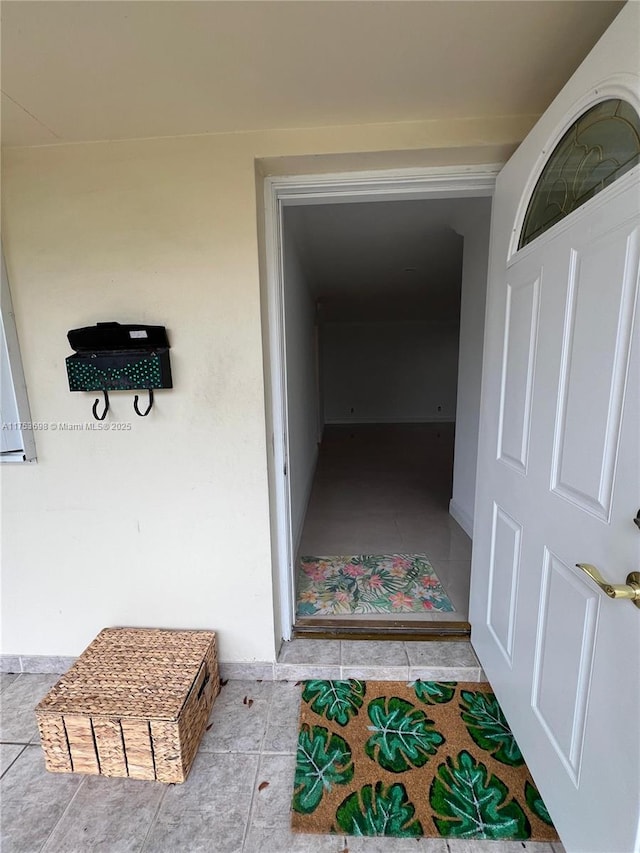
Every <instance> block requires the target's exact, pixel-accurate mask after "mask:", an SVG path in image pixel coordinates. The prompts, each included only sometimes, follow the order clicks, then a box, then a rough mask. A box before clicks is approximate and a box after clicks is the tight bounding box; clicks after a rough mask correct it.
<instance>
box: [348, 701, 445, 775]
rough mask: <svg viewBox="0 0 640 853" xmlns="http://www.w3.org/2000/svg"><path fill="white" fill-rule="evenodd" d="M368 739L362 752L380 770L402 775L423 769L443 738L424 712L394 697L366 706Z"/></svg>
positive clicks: (442, 741)
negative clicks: (368, 721)
mask: <svg viewBox="0 0 640 853" xmlns="http://www.w3.org/2000/svg"><path fill="white" fill-rule="evenodd" d="M368 713H369V719H370V720H371V723H372V725H370V726H368V729H369V731H370V732H372V735H371V737H370V738H369V740H368V741H367V742H366V744H365V746H364V750H365V752H366V754H367V755H368V756H369V758H371V759H372V760H373V761H377V762H378V764H379V765H380V767H382V768H384V769H385V770H390V771H391V772H392V773H402V772H404V771H405V770H408V769H409V768H410V767H422V766H423V765H424V764H426V763H427V761H428V760H429V756H430V755H434V754H435V752H436V750H437V748H438V747H439V746H440V744H441V743H444V737H443V736H442V735H441V734H440V732H438V731H436V730H435V729H434V728H433V720H429V719H428V718H427V715H426V714H425V713H424V711H421V710H420V709H419V708H415V707H414V706H413V705H411V703H410V702H405V700H404V699H400V698H398V697H397V696H392V697H386V696H381V697H379V698H378V699H374V700H373V701H372V702H370V703H369V707H368Z"/></svg>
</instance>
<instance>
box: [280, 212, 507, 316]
mask: <svg viewBox="0 0 640 853" xmlns="http://www.w3.org/2000/svg"><path fill="white" fill-rule="evenodd" d="M490 216H491V199H490V198H461V199H441V200H415V201H387V202H358V203H351V204H320V205H309V206H300V207H288V208H285V213H284V229H285V230H284V234H285V241H284V245H285V251H287V250H288V248H289V244H290V243H291V242H293V243H294V244H295V246H296V248H297V251H298V254H299V258H300V261H301V265H302V268H303V270H304V273H305V279H306V282H307V284H308V285H309V287H310V289H311V290H312V293H313V296H314V298H315V299H316V300H317V301H319V302H320V304H321V306H322V313H321V317H322V319H323V320H325V321H372V320H374V321H375V320H389V319H393V320H422V321H436V322H439V323H443V322H445V323H455V322H457V320H458V312H459V307H460V283H461V274H462V251H463V238H462V237H461V236H460V234H459V233H457V230H456V229H459V230H460V231H463V230H465V229H466V228H468V227H470V226H473V225H474V224H476V223H477V222H478V221H479V220H480V219H481V218H482V217H484V218H485V219H486V222H487V223H488V221H489V219H490ZM285 286H286V282H285Z"/></svg>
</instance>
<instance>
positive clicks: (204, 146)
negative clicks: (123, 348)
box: [1, 117, 531, 661]
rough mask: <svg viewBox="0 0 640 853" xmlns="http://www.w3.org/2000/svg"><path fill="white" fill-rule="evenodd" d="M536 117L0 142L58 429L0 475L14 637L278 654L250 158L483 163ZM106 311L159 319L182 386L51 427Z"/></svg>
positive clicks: (29, 310)
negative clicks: (156, 639)
mask: <svg viewBox="0 0 640 853" xmlns="http://www.w3.org/2000/svg"><path fill="white" fill-rule="evenodd" d="M530 124H531V118H530V117H515V118H512V119H507V118H500V119H495V120H493V121H491V122H486V121H479V120H461V121H454V122H433V121H432V122H418V123H408V124H400V125H392V124H391V125H373V126H372V125H370V126H360V127H357V126H353V127H340V128H321V129H315V130H300V131H277V132H276V131H272V132H261V133H246V134H226V135H217V136H196V137H179V138H166V139H153V140H139V141H127V142H117V143H92V144H81V145H65V146H52V147H41V148H31V149H7V150H6V151H5V152H4V157H3V220H2V237H3V241H4V248H5V253H6V259H7V266H8V270H9V278H10V283H11V288H12V293H13V300H14V307H15V313H16V320H17V327H18V333H19V337H20V343H21V348H22V355H23V360H24V368H25V374H26V380H27V384H28V389H29V397H30V402H31V411H32V417H33V419H34V421H35V422H37V423H40V424H43V425H45V424H46V425H48V429H46V430H44V429H43V430H39V431H38V433H37V435H36V442H37V451H38V462H37V463H36V464H33V465H12V466H10V465H6V466H4V467H3V469H2V472H1V474H2V498H3V506H2V510H3V512H2V516H3V529H2V593H3V595H2V606H3V613H2V617H3V618H2V651H3V652H4V653H6V654H25V655H27V654H33V655H75V654H78V653H79V652H80V651H81V650H82V649H83V648H84V646H85V645H86V644H87V643H88V642H89V641H90V640H91V639H92V637H93V636H94V635H95V634H96V633H97V632H98V631H99V630H100V629H101V628H102V627H104V626H106V625H124V624H128V625H157V626H166V627H186V628H189V627H207V628H214V629H216V630H218V631H219V635H220V640H221V657H222V659H223V660H227V661H250V660H266V661H269V660H273V659H274V656H275V651H276V638H277V636H278V635H279V631H278V630H277V629H274V613H273V585H272V559H271V542H270V532H269V490H268V481H267V461H266V460H267V448H266V441H265V394H264V378H263V357H262V333H261V312H260V277H259V264H258V238H257V225H256V177H255V175H256V172H255V164H256V160H258V159H261V160H262V161H263V162H267V163H268V162H276V161H277V162H282V161H281V160H280V159H279V158H305V159H306V161H307V163H308V165H309V170H310V171H313V169H312V168H311V167H312V165H313V163H314V158H317V157H322V158H323V160H322V162H323V164H325V165H326V164H327V162H329V161H330V158H331V157H333V156H334V155H335V156H339V157H343V156H345V155H350V158H349V162H350V166H351V168H357V164H358V163H359V162H361V161H360V160H359V157H361V158H362V162H365V163H366V160H367V158H368V157H370V155H371V154H372V152H378V153H380V152H382V153H384V152H400V153H401V154H402V152H407V151H413V152H420V151H428V150H434V151H447V152H448V154H447V157H448V158H449V161H450V159H451V156H452V155H451V149H456V150H459V151H460V159H459V160H458V162H461V163H466V162H478V161H479V160H482V159H483V158H482V154H483V152H486V154H487V156H486V161H487V162H490V161H492V160H494V159H495V158H494V156H492V155H493V154H494V153H495V151H497V150H506V149H509V148H512V147H513V146H514V145H516V144H517V143H518V141H519V140H520V139H521V138H522V137H523V136H524V134H525V132H526V130H527V129H528V127H529V125H530ZM470 152H472V155H470ZM470 156H473V157H475V158H477V159H475V160H471V159H470ZM403 157H404V159H405V160H406V159H407V155H406V153H405V154H402V157H400V158H399V159H400V162H398V161H397V160H396V159H395V155H394V154H392V153H389V155H388V157H387V162H386V165H387V166H392V165H393V164H394V163H396V164H398V165H402V158H403ZM435 159H436V160H437V159H438V157H436V158H435ZM454 159H455V158H454ZM258 185H259V182H258ZM107 320H118V321H120V322H143V323H144V322H146V323H153V324H162V325H166V327H167V329H168V331H169V335H170V340H171V344H172V350H171V358H172V367H173V374H174V386H175V387H174V389H173V390H171V391H164V392H158V393H157V395H156V405H155V407H154V410H153V412H152V414H151V415H150V416H149V417H148V418H146V419H141V418H138V417H137V416H136V415H135V414H134V412H133V407H132V398H133V395H132V394H129V393H120V394H118V393H114V394H112V412H111V413H110V415H109V416H108V420H107V421H106V422H105V423H109V424H111V425H112V429H110V430H109V431H104V430H102V431H97V430H91V431H90V430H82V431H79V430H63V429H57V430H54V429H53V428H52V426H51V425H52V424H56V425H57V424H59V423H68V424H84V423H89V424H94V423H95V422H94V421H93V419H92V417H91V405H92V403H93V400H94V398H95V395H91V394H84V393H74V394H72V393H70V392H69V390H68V386H67V380H66V374H65V364H64V359H65V357H66V356H67V355H68V354H70V352H71V350H70V348H69V346H68V343H67V339H66V333H67V331H68V330H69V329H72V328H76V327H79V326H84V325H91V324H93V323H95V322H97V321H107ZM128 423H131V429H124V430H116V429H114V428H113V426H115V425H124V424H128Z"/></svg>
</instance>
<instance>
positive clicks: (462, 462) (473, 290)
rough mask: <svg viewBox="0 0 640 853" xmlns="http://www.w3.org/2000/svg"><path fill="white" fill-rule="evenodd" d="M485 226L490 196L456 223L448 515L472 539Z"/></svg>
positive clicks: (472, 203) (486, 261)
mask: <svg viewBox="0 0 640 853" xmlns="http://www.w3.org/2000/svg"><path fill="white" fill-rule="evenodd" d="M490 224H491V199H490V198H482V199H473V200H470V203H469V206H468V208H467V210H466V211H465V212H464V214H462V216H461V217H460V221H459V222H458V223H456V228H457V230H458V231H459V233H462V234H463V236H464V248H463V256H462V295H461V301H460V352H459V361H458V399H457V407H456V437H455V453H454V462H453V494H452V497H451V502H450V504H449V511H450V513H451V515H452V516H453V517H454V518H455V519H456V521H457V522H458V523H459V524H460V525H461V527H462V528H463V529H464V530H465V531H466V532H467V534H468V535H469V536H473V520H474V512H475V490H476V467H477V462H478V431H479V425H480V390H481V384H482V354H483V345H484V315H485V303H486V295H487V273H488V264H489V229H490Z"/></svg>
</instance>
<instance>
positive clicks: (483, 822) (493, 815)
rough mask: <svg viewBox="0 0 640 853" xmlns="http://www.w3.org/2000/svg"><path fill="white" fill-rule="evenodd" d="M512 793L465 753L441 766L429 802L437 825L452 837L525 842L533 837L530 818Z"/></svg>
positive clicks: (432, 786) (445, 834) (442, 833)
mask: <svg viewBox="0 0 640 853" xmlns="http://www.w3.org/2000/svg"><path fill="white" fill-rule="evenodd" d="M508 794H509V790H508V788H507V786H506V785H505V784H504V782H503V781H502V780H501V779H498V778H497V776H490V775H489V773H488V772H487V768H486V766H485V765H484V764H482V763H480V762H477V761H475V760H474V758H473V757H472V756H471V755H470V754H469V753H468V752H466V751H465V750H463V751H462V752H460V753H459V754H458V756H457V758H448V759H447V761H446V763H444V764H441V765H440V766H439V767H438V772H437V774H436V776H435V778H434V780H433V782H432V784H431V790H430V792H429V802H430V803H431V807H432V808H433V809H434V811H435V812H436V815H435V816H434V821H435V824H436V826H437V828H438V831H439V832H440V834H441V835H443V836H446V837H449V838H479V839H501V838H502V839H507V838H509V839H523V838H529V837H530V835H531V826H530V824H529V821H528V820H527V816H526V815H525V813H524V812H523V810H522V809H521V807H520V806H519V804H518V803H517V802H516V800H510V801H508V802H507V799H508Z"/></svg>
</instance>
